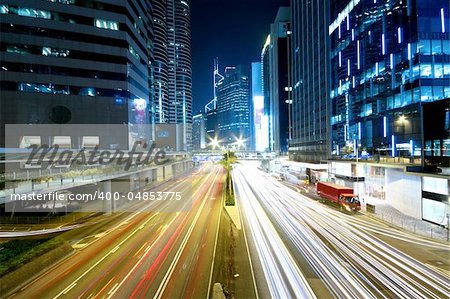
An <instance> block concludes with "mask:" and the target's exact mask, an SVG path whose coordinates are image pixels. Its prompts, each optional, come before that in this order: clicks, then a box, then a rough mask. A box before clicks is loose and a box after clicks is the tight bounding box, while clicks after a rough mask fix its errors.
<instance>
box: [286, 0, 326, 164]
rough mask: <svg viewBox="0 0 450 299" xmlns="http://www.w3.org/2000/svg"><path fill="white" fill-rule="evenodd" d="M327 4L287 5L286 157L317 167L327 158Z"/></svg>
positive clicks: (317, 1)
mask: <svg viewBox="0 0 450 299" xmlns="http://www.w3.org/2000/svg"><path fill="white" fill-rule="evenodd" d="M329 14H330V1H329V0H311V1H291V15H292V16H291V18H292V56H293V66H292V88H293V89H292V100H293V103H292V110H293V111H292V116H293V117H292V119H293V121H292V133H293V136H292V140H290V142H289V157H290V159H292V160H295V161H302V162H312V163H318V162H320V161H322V160H326V159H327V158H328V153H329V144H330V142H329V141H330V138H329V137H330V133H329V132H330V130H329V99H330V97H329V92H330V80H329V76H330V66H329V55H330V54H329V35H328V25H329V23H330V22H329V20H330V16H329Z"/></svg>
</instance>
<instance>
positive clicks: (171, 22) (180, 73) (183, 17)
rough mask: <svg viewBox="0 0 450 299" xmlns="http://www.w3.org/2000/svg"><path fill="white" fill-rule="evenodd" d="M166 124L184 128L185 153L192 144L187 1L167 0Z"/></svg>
mask: <svg viewBox="0 0 450 299" xmlns="http://www.w3.org/2000/svg"><path fill="white" fill-rule="evenodd" d="M166 21H167V42H168V44H167V53H168V58H169V61H168V69H169V72H168V74H169V76H168V87H169V89H168V90H169V99H168V101H169V105H168V107H169V123H176V124H183V140H184V148H183V149H184V150H188V149H189V148H190V147H191V145H190V144H191V143H192V67H191V63H192V62H191V26H190V4H189V0H167V18H166Z"/></svg>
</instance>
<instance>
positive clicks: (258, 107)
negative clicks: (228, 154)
mask: <svg viewBox="0 0 450 299" xmlns="http://www.w3.org/2000/svg"><path fill="white" fill-rule="evenodd" d="M261 66H262V64H261V62H253V63H252V101H253V121H252V122H251V124H252V127H253V128H252V131H253V132H252V135H253V142H254V145H253V147H254V149H255V150H256V151H260V152H263V151H266V150H268V148H269V116H268V115H266V114H264V95H263V88H262V80H263V79H262V74H263V73H262V68H261Z"/></svg>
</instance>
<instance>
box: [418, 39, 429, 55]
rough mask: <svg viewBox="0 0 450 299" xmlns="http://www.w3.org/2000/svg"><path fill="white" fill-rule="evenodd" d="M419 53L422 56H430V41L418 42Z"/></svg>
mask: <svg viewBox="0 0 450 299" xmlns="http://www.w3.org/2000/svg"><path fill="white" fill-rule="evenodd" d="M419 52H420V54H422V55H430V54H431V43H430V40H428V39H426V40H420V41H419Z"/></svg>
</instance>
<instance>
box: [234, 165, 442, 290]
mask: <svg viewBox="0 0 450 299" xmlns="http://www.w3.org/2000/svg"><path fill="white" fill-rule="evenodd" d="M233 178H234V182H235V187H236V190H235V192H236V194H237V197H238V203H239V206H240V207H241V210H242V214H243V219H244V227H245V230H246V232H247V235H248V236H250V237H248V238H249V243H250V245H249V247H250V253H251V257H252V260H253V264H254V265H255V271H256V272H258V273H257V275H256V278H257V285H258V286H259V288H258V289H260V290H266V291H265V293H264V291H260V297H262V298H266V297H269V296H270V297H273V298H286V297H297V298H298V297H303V298H305V297H310V298H314V297H317V298H330V297H331V298H448V297H449V296H450V284H449V282H450V274H449V273H450V272H449V264H448V261H449V253H450V251H449V246H448V244H445V243H440V242H436V241H433V240H428V239H426V238H421V237H419V236H416V235H414V234H410V233H407V232H405V231H400V230H399V229H397V228H395V227H392V226H389V225H386V224H385V223H382V222H380V221H376V220H374V219H372V218H370V217H367V216H364V215H363V214H357V215H349V214H346V213H343V212H340V211H338V210H337V209H335V208H333V207H330V206H327V205H324V204H321V203H318V202H316V201H313V200H311V199H309V198H307V197H305V196H303V195H301V194H299V193H298V192H296V191H295V190H292V189H290V188H288V187H286V186H285V185H283V184H282V183H280V182H278V181H276V180H275V179H274V178H273V177H271V176H270V175H267V174H265V173H263V172H261V171H259V170H258V169H257V168H256V164H254V163H242V164H241V165H239V166H236V167H235V168H234V171H233ZM261 273H263V275H261Z"/></svg>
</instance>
